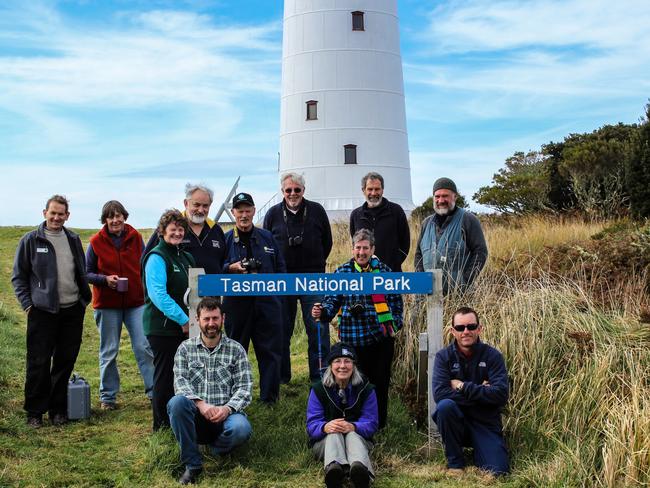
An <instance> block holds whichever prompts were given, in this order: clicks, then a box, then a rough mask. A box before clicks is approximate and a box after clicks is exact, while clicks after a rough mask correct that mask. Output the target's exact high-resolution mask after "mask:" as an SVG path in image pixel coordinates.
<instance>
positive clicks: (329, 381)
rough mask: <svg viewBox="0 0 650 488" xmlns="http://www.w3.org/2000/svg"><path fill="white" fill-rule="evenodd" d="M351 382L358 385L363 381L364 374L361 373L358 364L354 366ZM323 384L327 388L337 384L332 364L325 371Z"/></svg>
mask: <svg viewBox="0 0 650 488" xmlns="http://www.w3.org/2000/svg"><path fill="white" fill-rule="evenodd" d="M350 383H352V385H353V386H357V385H360V384H361V383H363V376H361V373H359V370H358V369H357V365H356V364H355V365H353V366H352V376H351V377H350ZM323 386H324V387H326V388H332V387H334V386H337V385H336V379H335V378H334V373H332V365H331V364H330V365H329V366H328V368H327V369H326V370H325V372H324V373H323Z"/></svg>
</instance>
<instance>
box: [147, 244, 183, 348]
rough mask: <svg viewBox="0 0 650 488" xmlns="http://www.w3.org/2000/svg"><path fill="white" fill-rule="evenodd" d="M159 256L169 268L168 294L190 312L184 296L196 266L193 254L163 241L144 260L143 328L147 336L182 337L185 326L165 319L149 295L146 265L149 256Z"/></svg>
mask: <svg viewBox="0 0 650 488" xmlns="http://www.w3.org/2000/svg"><path fill="white" fill-rule="evenodd" d="M152 254H158V255H159V256H160V257H162V258H163V259H164V260H165V265H166V268H167V293H168V294H169V296H170V297H172V299H173V300H174V301H175V302H176V303H177V304H178V306H179V307H181V308H182V309H183V311H184V312H185V313H187V312H188V310H187V306H186V305H185V303H184V302H183V295H184V294H185V291H186V290H187V286H188V284H189V269H190V268H191V267H193V266H194V258H193V257H192V255H191V254H189V253H187V252H185V251H183V250H181V249H178V248H177V247H176V246H171V245H169V244H167V243H166V242H165V241H163V240H161V241H160V242H159V243H158V245H157V246H156V247H154V248H153V249H152V250H151V251H150V252H149V253H148V254H147V255H146V256H145V258H144V261H143V263H142V281H143V283H144V296H145V298H144V314H143V317H142V326H143V329H144V333H145V335H154V336H182V335H183V330H182V329H181V326H182V325H183V324H177V323H176V322H174V321H172V320H171V319H168V318H167V317H165V315H164V314H163V313H162V312H161V311H160V310H159V309H158V308H157V307H156V306H155V305H154V304H153V302H152V301H151V298H149V293H147V280H146V276H145V272H144V268H145V264H146V262H147V259H149V256H151V255H152Z"/></svg>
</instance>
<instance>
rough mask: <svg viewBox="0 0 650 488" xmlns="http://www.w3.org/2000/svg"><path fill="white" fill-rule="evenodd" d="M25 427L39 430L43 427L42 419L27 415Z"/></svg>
mask: <svg viewBox="0 0 650 488" xmlns="http://www.w3.org/2000/svg"><path fill="white" fill-rule="evenodd" d="M27 425H29V426H30V427H31V428H33V429H40V428H41V427H43V417H42V416H41V415H28V416H27Z"/></svg>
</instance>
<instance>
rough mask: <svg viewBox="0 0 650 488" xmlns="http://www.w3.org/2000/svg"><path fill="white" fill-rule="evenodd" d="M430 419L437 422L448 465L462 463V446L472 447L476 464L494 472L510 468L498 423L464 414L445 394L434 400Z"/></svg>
mask: <svg viewBox="0 0 650 488" xmlns="http://www.w3.org/2000/svg"><path fill="white" fill-rule="evenodd" d="M474 408H480V406H477V407H474ZM433 420H434V421H435V423H436V424H437V425H438V431H439V432H440V437H442V442H443V444H444V445H445V456H446V457H447V466H448V467H449V468H464V467H465V458H464V456H463V446H465V447H472V448H474V464H475V465H476V467H477V468H481V469H484V470H486V471H492V472H493V473H494V474H505V473H507V472H508V471H509V470H510V467H509V462H508V451H507V449H506V443H505V441H504V439H503V434H502V432H501V425H496V424H494V425H492V424H488V423H483V422H478V421H477V420H475V419H470V418H467V417H466V416H465V415H464V414H463V412H462V410H461V409H460V407H459V406H458V405H457V404H456V402H455V401H453V400H450V399H448V398H445V399H444V400H441V401H440V402H438V404H437V405H436V411H435V412H434V414H433Z"/></svg>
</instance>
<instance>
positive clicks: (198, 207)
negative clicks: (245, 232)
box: [143, 183, 226, 274]
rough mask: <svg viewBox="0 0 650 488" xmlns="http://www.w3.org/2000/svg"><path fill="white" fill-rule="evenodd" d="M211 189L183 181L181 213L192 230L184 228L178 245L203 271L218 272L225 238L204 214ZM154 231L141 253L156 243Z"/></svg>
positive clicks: (156, 238)
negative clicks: (183, 234) (181, 239)
mask: <svg viewBox="0 0 650 488" xmlns="http://www.w3.org/2000/svg"><path fill="white" fill-rule="evenodd" d="M213 199H214V192H213V191H212V190H211V189H210V188H208V187H207V186H205V185H202V184H194V183H187V184H186V185H185V199H184V200H183V206H184V207H185V211H184V212H183V215H185V217H186V218H187V223H188V226H189V228H190V230H191V231H192V232H187V233H186V234H185V237H184V238H183V242H182V243H181V246H182V248H183V250H185V251H187V252H189V253H190V254H191V255H192V256H193V257H194V261H196V266H197V267H199V268H203V269H204V270H205V272H206V273H207V274H218V273H221V268H222V266H223V262H224V259H225V256H226V244H225V243H226V240H225V237H224V233H223V230H222V229H221V227H220V226H219V224H217V223H216V222H214V221H213V220H212V219H210V218H209V217H208V215H209V213H210V205H212V201H213ZM158 240H159V237H158V233H157V232H154V233H153V234H152V235H151V238H150V239H149V242H148V243H147V246H146V248H145V250H144V254H143V256H146V255H147V254H148V253H149V251H151V250H152V249H153V248H154V247H156V245H157V244H158Z"/></svg>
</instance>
